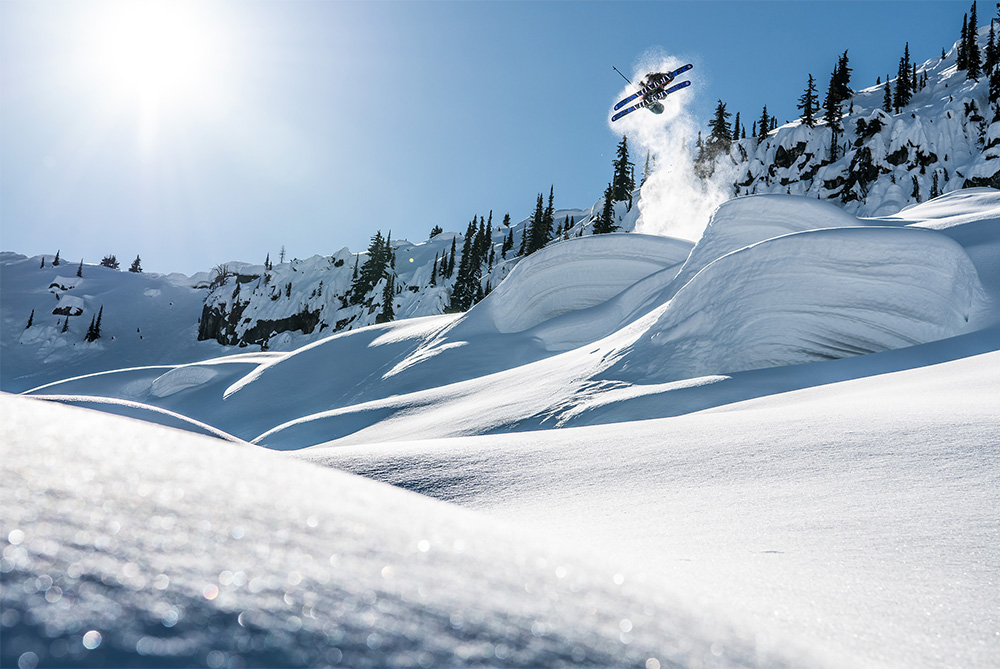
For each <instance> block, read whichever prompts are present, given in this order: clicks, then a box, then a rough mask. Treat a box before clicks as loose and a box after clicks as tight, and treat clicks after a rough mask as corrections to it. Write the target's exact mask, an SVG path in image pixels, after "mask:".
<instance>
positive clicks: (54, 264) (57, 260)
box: [52, 251, 59, 267]
mask: <svg viewBox="0 0 1000 669" xmlns="http://www.w3.org/2000/svg"><path fill="white" fill-rule="evenodd" d="M52 266H53V267H58V266H59V251H56V257H55V258H54V259H53V260H52Z"/></svg>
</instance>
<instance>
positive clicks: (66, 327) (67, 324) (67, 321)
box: [59, 315, 69, 332]
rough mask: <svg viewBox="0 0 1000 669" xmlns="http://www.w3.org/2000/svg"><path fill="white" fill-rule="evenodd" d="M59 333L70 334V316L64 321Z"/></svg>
mask: <svg viewBox="0 0 1000 669" xmlns="http://www.w3.org/2000/svg"><path fill="white" fill-rule="evenodd" d="M59 332H69V315H67V316H66V320H64V321H63V326H62V329H61V330H59Z"/></svg>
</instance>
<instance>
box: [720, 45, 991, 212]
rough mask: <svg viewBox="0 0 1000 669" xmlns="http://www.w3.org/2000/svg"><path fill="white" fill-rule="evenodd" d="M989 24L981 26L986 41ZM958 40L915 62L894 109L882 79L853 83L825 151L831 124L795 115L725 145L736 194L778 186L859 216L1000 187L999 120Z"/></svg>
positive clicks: (986, 83) (983, 82)
mask: <svg viewBox="0 0 1000 669" xmlns="http://www.w3.org/2000/svg"><path fill="white" fill-rule="evenodd" d="M987 34H988V30H986V29H985V28H984V29H983V30H981V31H980V46H981V47H983V48H985V43H986V37H987ZM957 52H958V49H957V45H956V48H953V49H952V50H951V51H950V52H949V53H948V54H946V56H945V57H944V58H935V59H931V60H928V61H926V62H925V63H923V64H921V65H918V66H917V76H918V78H920V79H923V77H924V75H925V74H926V76H927V85H926V87H923V88H920V89H918V90H917V91H916V92H915V94H914V95H913V98H912V100H911V101H910V103H909V104H908V105H907V106H906V107H905V108H904V109H902V111H901V113H898V114H897V113H894V111H890V112H886V111H884V110H883V109H882V104H883V98H884V94H885V88H886V86H892V88H893V90H895V80H892V81H890V82H886V83H882V84H879V85H875V86H871V87H868V88H865V89H863V90H859V91H857V92H856V93H855V94H854V95H853V96H852V97H851V98H850V99H849V100H847V101H846V102H845V103H844V104H843V110H844V112H845V115H844V117H843V119H842V126H843V129H844V132H843V133H842V134H841V135H840V136H839V137H838V145H837V147H836V148H837V150H836V158H835V159H834V160H832V161H831V160H830V158H831V146H830V143H831V134H832V133H831V131H830V129H829V128H828V127H827V125H826V124H825V123H823V122H819V123H817V125H816V126H815V128H808V127H806V126H804V125H802V124H801V123H800V122H799V121H795V122H792V123H789V124H787V125H784V126H781V127H779V128H778V129H777V130H775V131H772V132H771V133H770V134H769V135H767V137H765V138H764V139H757V138H748V139H744V140H741V141H739V142H736V143H734V144H733V147H732V150H731V157H732V159H733V161H734V162H735V163H736V165H737V167H736V170H737V176H736V178H735V182H736V183H735V188H734V192H735V194H737V195H746V194H754V193H785V194H792V195H804V196H806V197H809V198H812V199H817V198H819V199H823V200H830V201H832V202H835V203H836V204H838V205H840V206H842V207H843V208H844V209H845V210H846V211H848V212H850V213H852V214H855V215H858V216H885V215H890V214H894V213H896V212H898V211H899V210H900V209H902V208H903V207H905V206H907V205H912V204H915V203H918V202H923V201H925V200H928V199H930V198H931V197H935V196H937V195H940V194H943V193H948V192H952V191H955V190H960V189H963V188H972V187H980V186H989V187H993V188H1000V162H998V161H997V160H996V159H997V158H998V157H1000V122H998V119H997V118H994V112H993V111H992V110H991V107H990V102H989V77H982V78H981V79H980V80H978V81H969V80H967V79H966V73H965V72H964V71H962V70H958V69H957V68H956V67H955V61H956V56H957Z"/></svg>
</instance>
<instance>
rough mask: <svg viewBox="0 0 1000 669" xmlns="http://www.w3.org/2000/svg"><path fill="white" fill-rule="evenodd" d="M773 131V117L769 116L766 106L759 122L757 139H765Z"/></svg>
mask: <svg viewBox="0 0 1000 669" xmlns="http://www.w3.org/2000/svg"><path fill="white" fill-rule="evenodd" d="M770 129H771V117H770V116H768V115H767V105H764V110H763V111H762V112H761V113H760V120H759V121H757V137H758V138H759V139H764V138H765V137H767V133H768V132H769V131H770Z"/></svg>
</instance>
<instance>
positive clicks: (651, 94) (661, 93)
mask: <svg viewBox="0 0 1000 669" xmlns="http://www.w3.org/2000/svg"><path fill="white" fill-rule="evenodd" d="M691 67H692V66H691V65H690V64H688V65H684V66H682V67H679V68H677V69H676V70H674V71H673V72H649V73H648V74H646V76H644V77H643V78H642V80H641V81H640V82H639V90H638V92H636V93H633V94H632V95H630V96H628V97H627V98H625V99H624V100H622V101H621V102H619V103H618V104H616V105H615V110H616V111H617V110H619V109H621V111H619V112H618V113H617V114H615V115H614V116H612V117H611V120H612V121H617V120H618V119H620V118H621V117H622V116H625V114H628V113H630V112H633V111H635V110H636V109H641V108H643V107H645V108H646V109H648V110H649V111H651V112H653V113H654V114H662V113H663V103H661V102H660V100H662V99H663V98H665V97H667V96H668V95H670V94H671V93H674V92H676V91H679V90H681V89H682V88H685V87H687V86H689V85H691V82H690V81H682V82H681V83H679V84H675V85H673V86H670V88H667V86H669V85H670V82H672V81H673V80H674V78H675V77H676V76H677V75H678V74H681V73H682V72H687V71H688V70H690V69H691ZM615 71H616V72H618V68H617V67H616V68H615ZM618 74H621V72H618ZM622 76H623V77H625V75H624V74H622ZM625 80H626V81H628V77H625ZM629 83H632V82H631V81H629ZM636 98H640V100H639V102H637V103H636V104H634V105H632V106H631V107H628V108H626V109H622V107H624V106H625V105H627V104H628V103H629V102H632V101H633V100H635V99H636Z"/></svg>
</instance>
